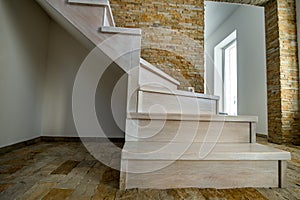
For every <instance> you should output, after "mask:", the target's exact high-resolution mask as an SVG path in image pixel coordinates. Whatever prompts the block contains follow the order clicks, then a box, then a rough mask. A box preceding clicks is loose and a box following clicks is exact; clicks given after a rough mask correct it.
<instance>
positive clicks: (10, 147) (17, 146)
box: [0, 137, 42, 155]
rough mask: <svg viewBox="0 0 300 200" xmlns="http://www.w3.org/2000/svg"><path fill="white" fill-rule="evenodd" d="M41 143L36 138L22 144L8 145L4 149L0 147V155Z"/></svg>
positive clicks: (39, 139) (38, 138)
mask: <svg viewBox="0 0 300 200" xmlns="http://www.w3.org/2000/svg"><path fill="white" fill-rule="evenodd" d="M41 141H42V139H41V137H37V138H33V139H30V140H25V141H23V142H18V143H16V144H11V145H8V146H6V147H1V148H0V155H1V154H5V153H8V152H11V151H14V150H17V149H20V148H23V147H25V146H29V145H33V144H36V143H38V142H41Z"/></svg>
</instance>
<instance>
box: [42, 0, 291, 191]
mask: <svg viewBox="0 0 300 200" xmlns="http://www.w3.org/2000/svg"><path fill="white" fill-rule="evenodd" d="M37 1H38V2H39V3H40V4H41V5H42V6H43V7H44V8H45V10H47V11H48V13H49V14H50V15H51V16H52V17H53V18H54V19H55V20H56V21H58V22H59V23H60V24H61V25H63V26H64V27H65V28H66V29H67V30H69V31H70V33H72V34H73V35H74V36H75V37H76V38H77V39H78V40H80V41H82V42H83V43H84V44H85V45H86V47H88V48H90V49H91V48H94V47H96V46H99V49H100V50H101V51H102V52H103V53H104V54H105V55H106V56H108V57H110V58H111V59H112V60H113V61H115V62H116V63H117V64H118V65H119V66H120V67H122V68H123V69H129V70H127V71H126V72H127V73H128V87H127V88H128V90H127V93H128V96H127V101H128V102H127V119H126V131H125V132H126V133H125V139H126V142H125V146H124V148H123V151H122V159H121V176H120V189H130V188H159V189H166V188H179V187H199V188H240V187H283V186H284V184H285V174H286V172H285V170H286V161H287V160H289V159H290V153H289V152H285V151H281V150H278V149H274V148H270V147H267V146H264V145H259V144H256V123H257V117H253V116H223V115H218V113H219V111H218V101H219V98H218V97H216V96H212V95H205V94H198V93H192V92H187V91H180V90H177V87H178V85H179V82H178V81H177V80H175V79H174V78H172V77H170V76H169V75H167V74H166V73H164V72H162V71H161V70H159V69H157V68H156V67H155V66H153V65H151V64H150V63H148V62H147V61H145V60H143V59H141V58H140V51H139V49H140V46H141V43H140V41H141V30H140V29H129V28H119V27H115V22H114V20H113V16H112V12H111V8H110V5H109V1H108V0H68V1H67V2H66V1H65V0H37ZM112 37H113V40H110V38H112ZM123 52H127V54H126V56H123V57H122V59H117V58H118V57H117V55H123V54H122V53H123ZM128 52H129V53H128Z"/></svg>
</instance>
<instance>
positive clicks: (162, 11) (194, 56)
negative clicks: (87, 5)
mask: <svg viewBox="0 0 300 200" xmlns="http://www.w3.org/2000/svg"><path fill="white" fill-rule="evenodd" d="M110 3H111V6H112V10H113V14H114V17H115V21H116V24H117V26H121V27H139V28H141V29H142V31H143V34H142V52H141V53H142V54H141V56H142V57H143V58H144V59H145V60H147V61H149V62H150V63H152V64H154V65H155V66H157V67H158V68H160V69H161V70H163V71H165V72H166V73H168V74H170V75H171V76H173V77H174V78H176V79H177V80H179V81H180V83H181V89H185V88H186V87H188V86H193V87H195V89H196V91H198V92H202V93H203V92H204V86H203V84H204V80H203V76H204V63H203V58H204V50H203V49H204V1H202V0H200V1H199V0H168V1H167V0H111V1H110Z"/></svg>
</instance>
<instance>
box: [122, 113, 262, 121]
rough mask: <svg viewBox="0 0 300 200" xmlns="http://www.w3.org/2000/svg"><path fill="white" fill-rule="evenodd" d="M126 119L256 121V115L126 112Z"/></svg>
mask: <svg viewBox="0 0 300 200" xmlns="http://www.w3.org/2000/svg"><path fill="white" fill-rule="evenodd" d="M127 119H143V120H169V121H208V122H210V121H214V122H249V123H250V122H253V123H257V122H258V117H257V116H246V115H238V116H230V115H210V114H180V113H177V114H175V113H167V114H165V113H151V116H150V114H149V113H135V112H133V113H128V114H127Z"/></svg>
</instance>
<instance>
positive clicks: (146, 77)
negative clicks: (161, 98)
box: [139, 66, 177, 90]
mask: <svg viewBox="0 0 300 200" xmlns="http://www.w3.org/2000/svg"><path fill="white" fill-rule="evenodd" d="M139 84H140V85H141V86H143V85H153V84H156V85H158V86H162V87H166V88H169V89H171V90H176V89H177V85H176V84H175V83H173V82H171V81H169V80H168V79H166V78H163V77H162V76H159V75H158V74H156V73H154V72H151V71H149V70H147V69H146V68H144V67H143V66H140V75H139Z"/></svg>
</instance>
